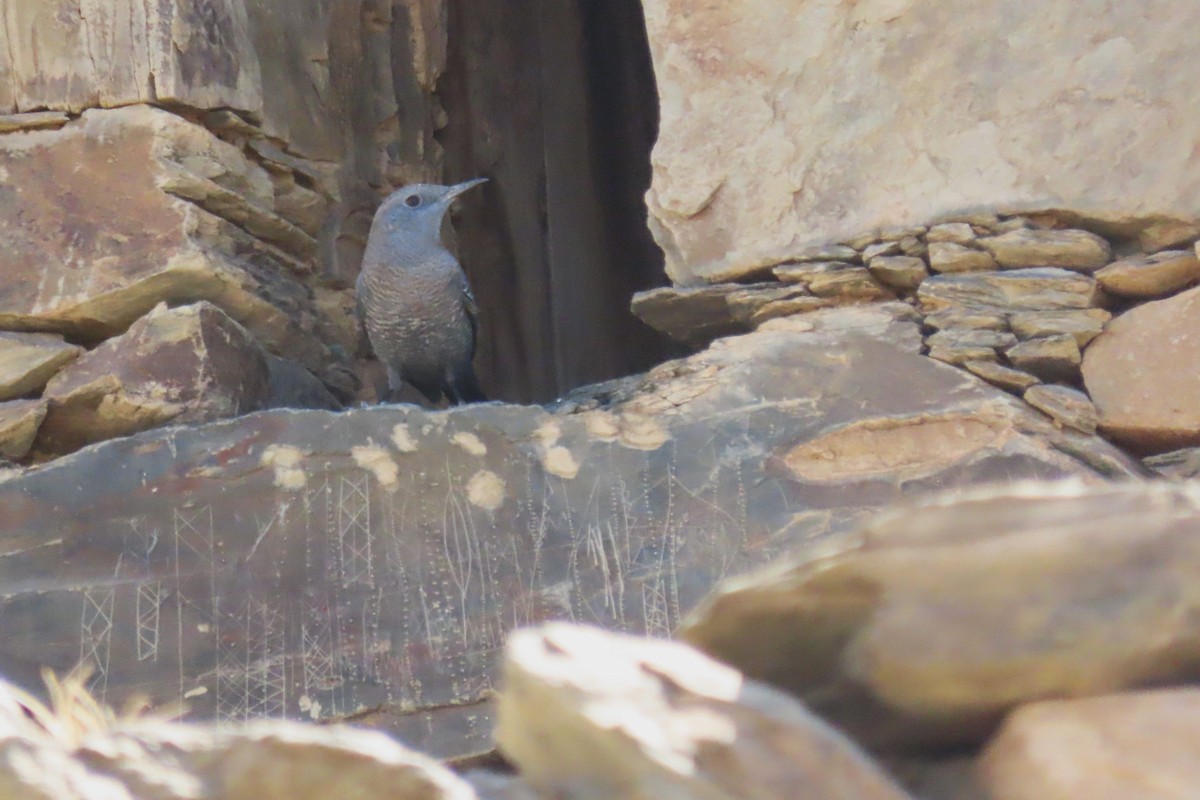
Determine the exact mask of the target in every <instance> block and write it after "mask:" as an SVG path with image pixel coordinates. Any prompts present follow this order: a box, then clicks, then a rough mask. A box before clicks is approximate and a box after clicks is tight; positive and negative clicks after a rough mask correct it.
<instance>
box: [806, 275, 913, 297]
mask: <svg viewBox="0 0 1200 800" xmlns="http://www.w3.org/2000/svg"><path fill="white" fill-rule="evenodd" d="M808 290H809V291H810V292H812V293H813V294H814V295H816V296H817V297H831V298H836V299H839V300H843V299H845V300H893V299H895V295H893V294H892V293H891V292H890V291H888V290H887V289H886V288H885V287H884V286H883V285H882V284H880V283H879V281H877V280H875V278H874V277H872V275H871V272H870V271H869V270H868V269H867V268H866V267H851V268H850V269H843V270H837V271H835V272H826V273H820V274H817V275H814V276H812V278H811V279H810V280H809V281H808Z"/></svg>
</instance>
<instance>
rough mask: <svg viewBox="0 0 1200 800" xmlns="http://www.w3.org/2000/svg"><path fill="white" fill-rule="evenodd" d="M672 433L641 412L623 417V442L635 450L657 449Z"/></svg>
mask: <svg viewBox="0 0 1200 800" xmlns="http://www.w3.org/2000/svg"><path fill="white" fill-rule="evenodd" d="M670 438H671V435H670V434H669V433H667V429H666V428H664V427H663V426H662V425H660V424H659V423H658V422H657V421H656V420H654V419H651V418H650V417H646V416H642V415H640V414H626V415H625V416H623V417H622V418H621V439H620V442H621V444H623V445H625V446H626V447H629V448H632V449H634V450H657V449H658V448H660V447H662V446H663V445H664V444H666V442H667V440H669V439H670Z"/></svg>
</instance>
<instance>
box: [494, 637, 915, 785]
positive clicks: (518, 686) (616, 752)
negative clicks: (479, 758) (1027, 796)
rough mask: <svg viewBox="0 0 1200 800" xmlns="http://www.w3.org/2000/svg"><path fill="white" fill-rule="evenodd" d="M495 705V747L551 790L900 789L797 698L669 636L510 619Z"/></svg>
mask: <svg viewBox="0 0 1200 800" xmlns="http://www.w3.org/2000/svg"><path fill="white" fill-rule="evenodd" d="M498 713H499V718H500V719H499V725H498V727H497V731H496V734H497V740H498V741H499V744H500V747H501V749H502V750H503V751H504V753H505V754H506V755H507V756H508V757H509V758H510V759H512V760H513V761H514V762H516V764H517V766H518V767H519V768H520V770H521V774H522V775H523V776H524V777H525V778H526V780H528V781H529V782H530V783H531V784H532V785H533V786H534V787H535V788H537V789H539V790H541V791H542V792H544V793H545V794H547V795H548V796H552V797H614V798H615V797H622V798H630V799H631V800H649V798H661V797H675V798H696V799H697V800H699V799H700V798H715V797H755V798H797V797H813V798H816V797H821V798H831V799H833V798H840V799H841V800H875V798H881V799H882V798H888V799H889V800H902V799H903V798H906V797H908V795H907V794H906V793H905V792H904V791H903V790H902V789H900V788H899V787H898V786H897V785H896V784H894V783H893V782H892V781H891V779H890V778H889V777H888V776H887V775H886V774H885V773H884V772H883V771H882V770H881V769H880V768H879V767H877V766H875V765H874V764H872V763H871V761H870V759H868V758H867V757H866V756H865V755H864V754H862V753H861V752H860V751H859V750H858V749H857V748H856V747H855V746H854V744H853V743H851V742H850V741H849V740H848V739H846V738H844V737H843V736H842V735H841V734H839V733H838V732H837V731H835V730H834V729H833V728H831V727H829V726H827V725H826V724H825V723H824V722H822V721H821V720H820V719H818V718H817V717H815V716H813V715H812V714H810V713H809V712H808V711H806V710H805V709H804V707H803V706H802V705H801V704H800V703H798V702H796V701H795V700H793V699H792V698H790V697H788V696H787V695H785V694H783V693H781V692H778V691H775V690H774V689H770V688H768V687H766V686H760V685H757V684H755V683H754V682H752V681H746V680H745V679H743V678H742V676H741V675H739V674H738V673H737V672H736V671H735V670H733V669H730V668H729V667H726V666H724V665H723V664H718V663H717V662H715V661H712V660H710V659H708V658H706V657H705V656H704V655H702V654H700V653H698V652H696V651H695V650H693V649H691V648H689V647H687V646H685V645H682V644H678V643H674V642H659V641H653V640H641V639H633V638H630V637H623V636H616V635H613V634H611V633H605V632H602V631H599V630H595V629H589V628H584V627H578V626H568V625H564V624H561V623H560V624H554V625H547V626H545V627H543V628H539V629H535V630H529V631H520V632H518V633H515V634H513V636H512V637H511V638H510V640H509V644H508V647H507V652H506V658H505V664H504V688H503V691H502V692H501V694H500V700H499V708H498Z"/></svg>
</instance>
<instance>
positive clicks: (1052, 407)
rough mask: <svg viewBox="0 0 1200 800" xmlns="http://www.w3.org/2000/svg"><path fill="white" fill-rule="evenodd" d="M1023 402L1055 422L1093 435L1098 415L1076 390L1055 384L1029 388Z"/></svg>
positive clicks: (1086, 399)
mask: <svg viewBox="0 0 1200 800" xmlns="http://www.w3.org/2000/svg"><path fill="white" fill-rule="evenodd" d="M1024 398H1025V402H1026V403H1029V405H1031V406H1033V407H1034V408H1036V409H1038V410H1039V411H1044V412H1046V414H1047V415H1048V416H1049V417H1050V418H1051V419H1052V420H1054V421H1055V422H1057V423H1059V424H1060V425H1066V426H1067V427H1068V428H1074V429H1075V430H1077V431H1081V432H1083V433H1095V432H1096V423H1097V422H1098V421H1099V415H1098V414H1097V413H1096V406H1094V405H1093V404H1092V400H1091V398H1090V397H1088V396H1087V395H1086V394H1084V393H1083V392H1081V391H1079V390H1078V389H1072V388H1071V387H1069V386H1059V385H1057V384H1050V385H1041V386H1033V387H1030V389H1029V390H1028V391H1026V392H1025V395H1024Z"/></svg>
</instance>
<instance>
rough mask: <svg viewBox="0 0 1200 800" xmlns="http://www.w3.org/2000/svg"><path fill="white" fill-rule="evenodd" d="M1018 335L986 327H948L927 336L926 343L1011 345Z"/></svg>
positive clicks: (941, 344) (949, 345) (964, 345)
mask: <svg viewBox="0 0 1200 800" xmlns="http://www.w3.org/2000/svg"><path fill="white" fill-rule="evenodd" d="M1016 343H1017V337H1016V336H1013V335H1012V334H1011V333H1009V332H1008V331H995V330H988V329H986V328H947V329H946V330H941V331H938V332H937V333H934V334H931V335H929V336H927V337H925V344H927V345H929V346H930V347H931V348H932V347H990V348H1003V347H1011V346H1012V345H1014V344H1016Z"/></svg>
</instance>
